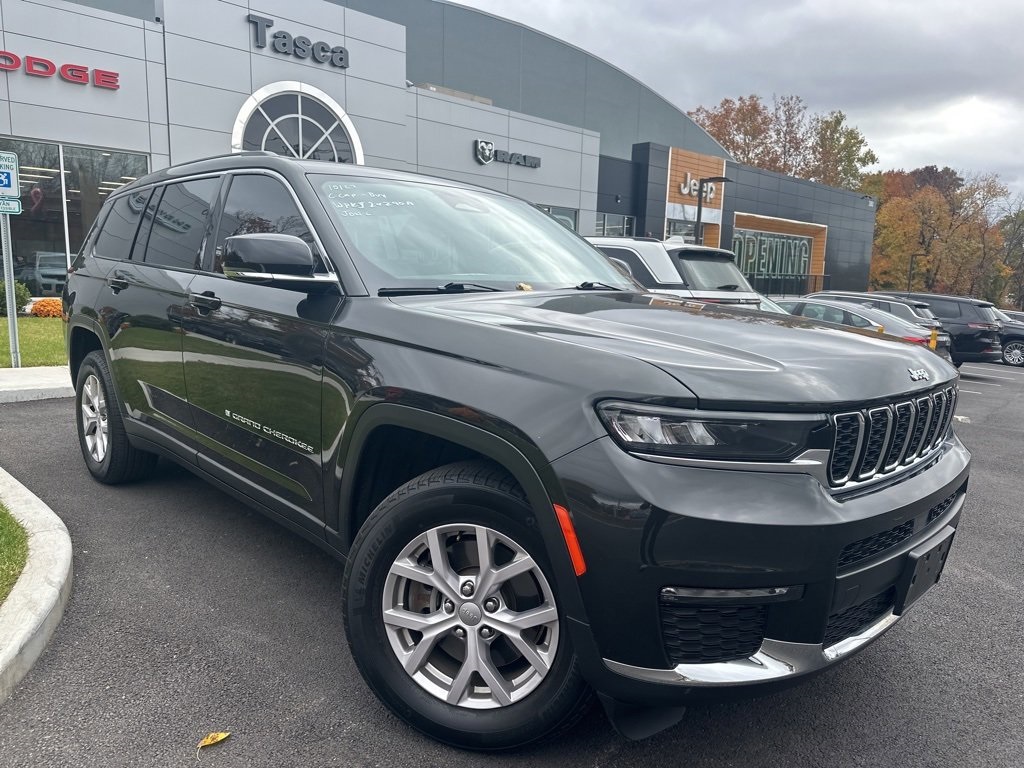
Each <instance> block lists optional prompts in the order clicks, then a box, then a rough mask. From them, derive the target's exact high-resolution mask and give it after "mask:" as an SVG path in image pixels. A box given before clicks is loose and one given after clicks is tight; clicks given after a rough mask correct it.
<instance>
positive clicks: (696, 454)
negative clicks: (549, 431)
mask: <svg viewBox="0 0 1024 768" xmlns="http://www.w3.org/2000/svg"><path fill="white" fill-rule="evenodd" d="M597 413H598V415H599V416H600V417H601V421H603V422H604V425H605V427H606V428H607V430H608V433H609V434H610V435H611V436H612V437H613V438H615V440H616V441H617V442H618V443H619V445H621V446H622V447H623V448H625V449H626V450H627V451H631V452H634V453H652V454H660V455H669V456H683V457H686V458H693V459H720V460H724V461H788V460H789V459H792V458H794V457H795V456H797V455H798V454H800V453H801V452H802V451H803V450H804V449H805V448H806V447H807V444H808V442H809V439H810V436H811V432H812V431H813V430H814V429H816V428H817V427H821V426H824V425H825V424H826V423H827V419H826V417H825V416H824V415H823V414H817V413H815V414H788V413H787V414H783V413H742V412H726V411H691V410H685V409H682V408H661V407H657V406H648V405H639V404H637V403H623V402H616V401H607V402H604V403H600V404H599V405H598V406H597Z"/></svg>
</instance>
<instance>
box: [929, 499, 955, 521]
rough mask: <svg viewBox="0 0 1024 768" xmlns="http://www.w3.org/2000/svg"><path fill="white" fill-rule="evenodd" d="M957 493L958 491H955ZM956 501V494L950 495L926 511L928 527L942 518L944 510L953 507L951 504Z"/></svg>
mask: <svg viewBox="0 0 1024 768" xmlns="http://www.w3.org/2000/svg"><path fill="white" fill-rule="evenodd" d="M957 493H959V491H957ZM954 501H956V493H951V494H950V495H949V496H947V497H946V498H945V499H943V500H942V501H940V502H939V503H938V504H936V505H935V506H934V507H932V508H931V509H929V510H928V523H927V524H928V525H931V524H932V523H933V522H935V520H936V519H937V518H940V517H942V516H943V515H944V514H946V510H947V509H949V508H950V507H951V506H953V502H954Z"/></svg>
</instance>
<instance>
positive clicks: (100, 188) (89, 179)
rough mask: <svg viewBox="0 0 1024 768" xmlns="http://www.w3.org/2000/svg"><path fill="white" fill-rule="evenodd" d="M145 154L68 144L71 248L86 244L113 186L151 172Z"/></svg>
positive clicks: (66, 174)
mask: <svg viewBox="0 0 1024 768" xmlns="http://www.w3.org/2000/svg"><path fill="white" fill-rule="evenodd" d="M148 166H149V159H148V158H147V157H146V156H145V155H136V154H131V153H128V152H114V151H111V150H105V149H91V148H88V147H74V146H69V145H67V144H65V145H64V178H65V180H66V181H65V183H66V185H67V202H68V250H69V251H70V252H71V253H72V254H74V253H77V252H78V249H79V248H81V247H82V240H83V239H84V238H85V235H86V233H87V232H88V231H89V227H90V226H92V223H93V221H95V220H96V216H97V215H98V214H99V212H100V207H101V206H102V205H103V202H104V201H105V200H106V199H107V195H109V194H110V193H111V192H112V191H113V190H115V189H117V188H118V187H120V186H123V185H124V184H127V183H128V182H130V181H135V179H137V178H138V177H139V176H145V175H146V173H148V172H149V168H148Z"/></svg>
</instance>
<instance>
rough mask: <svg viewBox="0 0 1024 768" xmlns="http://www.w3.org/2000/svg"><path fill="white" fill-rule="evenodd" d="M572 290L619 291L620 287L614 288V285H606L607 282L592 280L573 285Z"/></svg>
mask: <svg viewBox="0 0 1024 768" xmlns="http://www.w3.org/2000/svg"><path fill="white" fill-rule="evenodd" d="M573 289H574V290H577V291H621V290H622V289H621V288H616V287H615V286H614V285H608V283H594V282H590V281H587V282H583V283H580V284H579V285H574V286H573Z"/></svg>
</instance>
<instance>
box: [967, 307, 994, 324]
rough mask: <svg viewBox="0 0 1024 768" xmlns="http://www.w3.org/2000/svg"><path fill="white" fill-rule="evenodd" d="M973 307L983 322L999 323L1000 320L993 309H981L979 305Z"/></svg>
mask: <svg viewBox="0 0 1024 768" xmlns="http://www.w3.org/2000/svg"><path fill="white" fill-rule="evenodd" d="M972 306H973V307H974V312H975V314H976V315H977V316H978V317H980V318H981V320H982V322H985V323H997V322H999V318H998V317H997V316H996V313H995V312H994V311H993V310H992V307H979V306H978V305H977V304H973V305H972Z"/></svg>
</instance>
